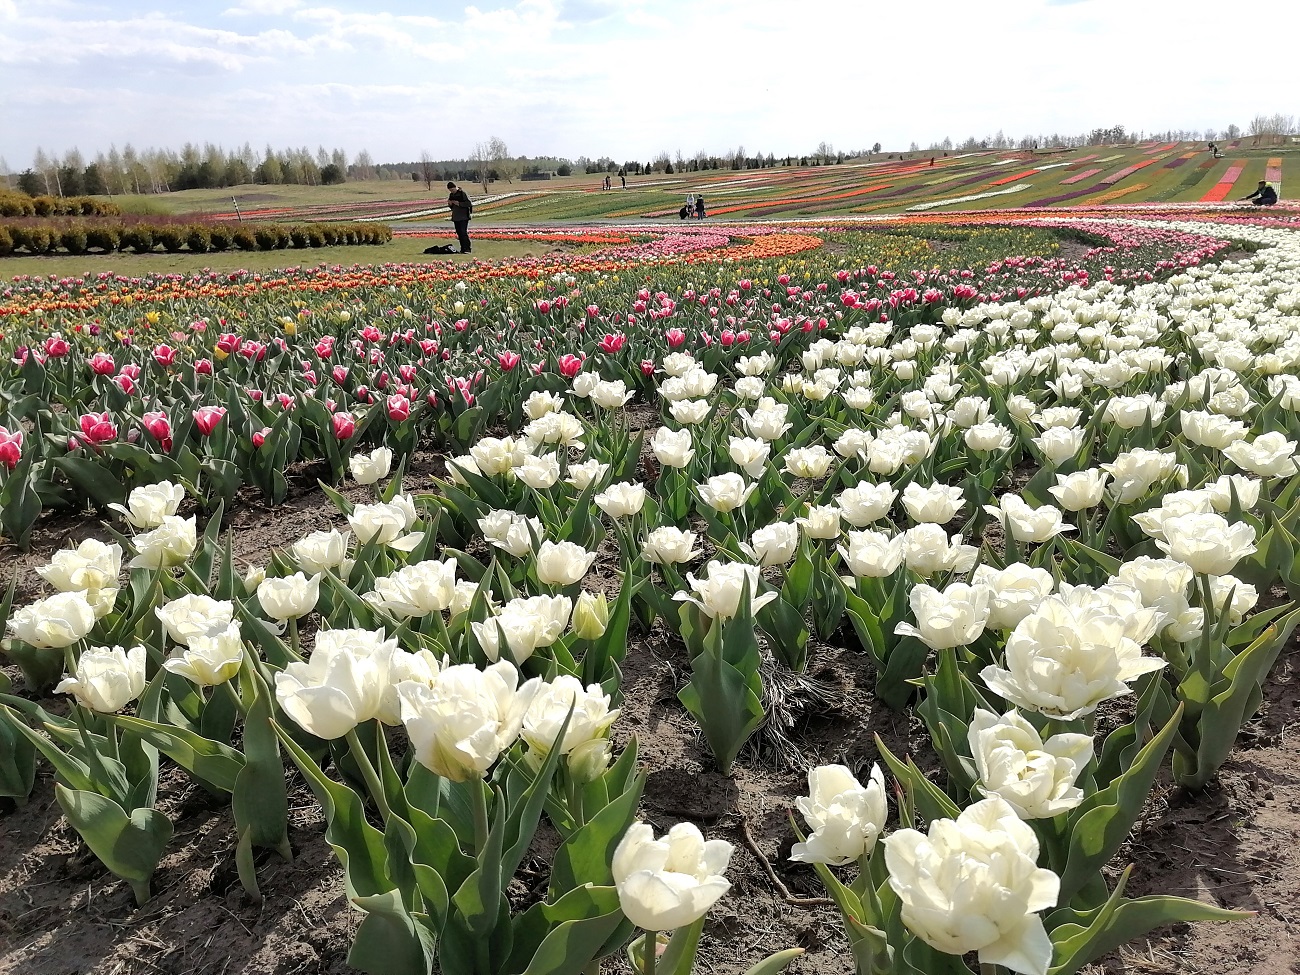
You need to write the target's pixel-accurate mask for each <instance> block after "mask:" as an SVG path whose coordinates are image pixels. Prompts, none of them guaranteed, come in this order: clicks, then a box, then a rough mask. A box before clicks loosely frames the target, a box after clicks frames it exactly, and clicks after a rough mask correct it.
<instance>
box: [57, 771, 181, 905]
mask: <svg viewBox="0 0 1300 975" xmlns="http://www.w3.org/2000/svg"><path fill="white" fill-rule="evenodd" d="M54 793H55V795H56V796H57V797H58V800H59V805H60V806H61V807H62V808H63V814H64V815H65V816H66V817H67V819H68V822H69V823H70V824H71V825H72V827H73V829H75V830H76V831H77V832H78V833H79V834H81V838H82V839H84V840H85V841H86V845H87V846H88V847H90V849H91V850H92V851H93V852H94V854H95V856H97V857H99V859H100V861H101V862H102V863H103V864H104V866H106V867H108V869H109V870H111V871H112V872H113V873H115V874H116V875H117V876H119V877H121V878H122V879H123V880H125V881H127V882H128V883H130V884H131V888H132V889H133V890H134V891H135V896H136V901H137V903H144V902H145V901H146V900H148V899H149V879H150V878H151V877H152V876H153V872H154V870H155V869H157V867H158V861H159V860H161V859H162V855H163V852H164V851H165V849H166V847H167V841H168V840H170V839H171V837H172V822H171V820H170V819H168V818H167V817H166V816H165V815H164V814H163V813H161V812H159V811H158V810H157V809H150V808H141V809H134V810H132V811H131V814H130V815H129V816H128V815H127V814H126V812H125V811H124V810H123V809H122V807H121V806H119V805H118V804H117V803H116V802H114V801H113V800H112V799H106V798H104V797H103V796H101V795H100V794H99V793H97V792H85V791H82V790H73V789H68V788H65V787H64V786H62V785H59V784H56V785H55V786H54Z"/></svg>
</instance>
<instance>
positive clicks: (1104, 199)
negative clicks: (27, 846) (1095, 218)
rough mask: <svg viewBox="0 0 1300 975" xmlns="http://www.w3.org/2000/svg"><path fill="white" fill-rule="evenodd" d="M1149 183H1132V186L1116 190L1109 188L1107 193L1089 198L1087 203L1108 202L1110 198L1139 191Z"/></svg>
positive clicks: (1096, 204) (1099, 203)
mask: <svg viewBox="0 0 1300 975" xmlns="http://www.w3.org/2000/svg"><path fill="white" fill-rule="evenodd" d="M1150 185H1151V184H1149V183H1134V184H1133V185H1132V186H1125V187H1123V188H1121V189H1118V190H1111V191H1110V192H1109V193H1103V194H1101V196H1098V197H1094V198H1093V199H1091V200H1089V201H1088V203H1089V204H1091V205H1093V206H1100V205H1101V204H1103V203H1109V202H1110V201H1111V200H1118V199H1119V198H1120V197H1121V196H1128V195H1129V194H1130V193H1139V192H1141V191H1142V190H1144V189H1146V188H1147V187H1148V186H1150Z"/></svg>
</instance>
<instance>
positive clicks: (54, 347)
mask: <svg viewBox="0 0 1300 975" xmlns="http://www.w3.org/2000/svg"><path fill="white" fill-rule="evenodd" d="M69 351H70V346H69V345H68V340H67V339H65V338H64V337H63V336H62V335H51V336H50V337H49V338H48V339H46V340H45V354H46V355H47V356H49V357H50V358H51V359H62V358H63V357H64V356H65V355H67V354H68V352H69Z"/></svg>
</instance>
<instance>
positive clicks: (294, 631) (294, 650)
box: [289, 617, 302, 660]
mask: <svg viewBox="0 0 1300 975" xmlns="http://www.w3.org/2000/svg"><path fill="white" fill-rule="evenodd" d="M289 652H290V653H291V654H293V659H294V660H301V659H302V650H301V643H300V642H299V640H298V620H297V618H296V617H295V618H294V619H291V620H289Z"/></svg>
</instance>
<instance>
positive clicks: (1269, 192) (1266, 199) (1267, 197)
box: [1242, 179, 1277, 207]
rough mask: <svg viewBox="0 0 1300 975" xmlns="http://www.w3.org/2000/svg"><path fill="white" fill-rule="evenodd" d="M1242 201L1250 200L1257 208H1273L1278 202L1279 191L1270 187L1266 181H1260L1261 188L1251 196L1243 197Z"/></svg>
mask: <svg viewBox="0 0 1300 975" xmlns="http://www.w3.org/2000/svg"><path fill="white" fill-rule="evenodd" d="M1242 200H1243V201H1244V200H1250V202H1251V203H1253V204H1255V206H1257V207H1271V206H1272V205H1273V204H1274V203H1276V202H1277V190H1275V189H1273V187H1271V186H1269V185H1268V182H1267V181H1266V180H1262V179H1261V180H1260V181H1259V186H1258V187H1257V188H1256V190H1255V192H1254V193H1252V194H1250V196H1243V197H1242Z"/></svg>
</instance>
